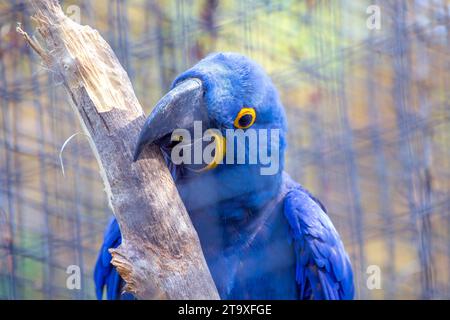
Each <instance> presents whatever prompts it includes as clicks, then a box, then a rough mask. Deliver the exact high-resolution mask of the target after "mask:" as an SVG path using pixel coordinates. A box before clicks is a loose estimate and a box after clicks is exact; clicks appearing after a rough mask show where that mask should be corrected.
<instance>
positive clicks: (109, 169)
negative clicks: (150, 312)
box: [18, 0, 219, 299]
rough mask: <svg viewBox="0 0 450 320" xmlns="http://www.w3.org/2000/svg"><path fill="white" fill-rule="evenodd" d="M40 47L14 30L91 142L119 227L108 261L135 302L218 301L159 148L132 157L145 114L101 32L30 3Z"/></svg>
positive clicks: (48, 4) (45, 0) (42, 0)
mask: <svg viewBox="0 0 450 320" xmlns="http://www.w3.org/2000/svg"><path fill="white" fill-rule="evenodd" d="M30 3H31V5H32V6H33V8H34V9H35V11H36V13H35V14H34V16H33V17H32V18H33V20H34V21H35V22H36V24H37V28H38V31H39V33H40V35H41V36H42V38H43V40H44V44H45V45H44V46H41V45H40V44H39V43H37V42H36V41H35V40H33V39H31V38H30V37H29V36H28V35H27V34H26V33H25V32H23V31H22V30H21V29H20V28H18V32H19V33H21V34H22V35H23V36H24V38H25V40H26V41H27V42H28V43H29V44H30V46H31V47H32V48H33V49H34V50H35V51H36V52H37V53H38V54H39V55H40V56H41V58H42V59H43V62H44V64H46V66H47V67H48V68H49V69H51V70H52V71H53V72H55V73H57V74H58V75H60V76H61V78H62V79H64V86H65V87H66V89H67V92H68V94H69V100H70V101H71V104H72V106H73V109H74V111H75V112H76V114H77V115H78V116H79V119H80V123H81V125H82V127H83V129H84V131H85V133H86V134H88V135H89V136H90V137H91V139H89V140H90V141H91V147H92V150H93V151H94V154H95V156H96V158H97V161H98V164H99V166H100V172H101V175H102V178H103V181H104V183H105V191H106V193H107V196H108V200H109V203H110V205H111V208H112V210H113V212H114V214H115V216H116V218H117V220H118V222H119V225H120V229H121V232H122V238H123V241H122V245H121V246H120V247H119V248H117V249H115V250H111V253H112V256H113V260H112V264H113V265H114V266H116V268H117V270H118V272H119V274H120V275H121V276H122V277H123V278H124V280H125V281H126V283H127V284H126V287H125V289H126V291H128V292H131V293H133V294H134V295H135V296H136V297H137V298H139V299H158V298H165V299H219V295H218V293H217V289H216V287H215V285H214V282H213V280H212V278H211V275H210V272H209V270H208V267H207V265H206V262H205V259H204V257H203V253H202V250H201V247H200V242H199V240H198V236H197V233H196V231H195V229H194V227H193V225H192V223H191V221H190V219H189V215H188V214H187V212H186V209H185V207H184V205H183V203H182V201H181V199H180V197H179V194H178V191H177V189H176V187H175V185H174V183H173V180H172V177H171V176H170V173H169V171H168V169H167V167H166V165H165V162H164V159H163V157H162V155H161V153H160V150H159V149H158V148H157V147H156V146H150V147H148V148H147V149H146V150H145V151H144V152H143V154H142V156H141V160H139V161H137V162H136V163H133V162H132V155H133V149H134V146H135V143H136V141H137V138H138V135H139V132H140V129H141V127H142V125H143V124H144V121H145V115H144V113H143V111H142V107H141V105H140V104H139V102H138V100H137V98H136V96H135V94H134V91H133V88H132V85H131V82H130V80H129V78H128V75H127V74H126V72H125V71H124V69H123V68H122V66H121V65H120V63H119V61H118V59H117V58H116V56H115V54H114V52H113V51H112V49H111V47H110V46H109V45H108V43H107V42H106V41H105V40H104V39H103V38H102V37H101V36H100V35H99V33H98V32H97V31H96V30H94V29H92V28H90V27H89V26H81V25H79V24H77V23H75V22H74V21H72V20H70V19H69V18H68V17H66V16H65V15H64V13H63V12H62V10H61V7H60V5H59V4H58V1H56V0H33V1H30Z"/></svg>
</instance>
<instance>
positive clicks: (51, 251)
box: [0, 0, 450, 299]
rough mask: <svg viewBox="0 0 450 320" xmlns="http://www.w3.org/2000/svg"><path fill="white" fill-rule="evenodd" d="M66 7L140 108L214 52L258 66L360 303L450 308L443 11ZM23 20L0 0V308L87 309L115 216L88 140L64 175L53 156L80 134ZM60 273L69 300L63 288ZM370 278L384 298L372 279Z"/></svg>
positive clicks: (429, 2)
mask: <svg viewBox="0 0 450 320" xmlns="http://www.w3.org/2000/svg"><path fill="white" fill-rule="evenodd" d="M62 5H63V8H64V10H65V12H66V13H67V15H68V16H70V17H71V18H72V19H74V20H78V21H81V23H82V24H89V25H91V26H92V27H94V28H96V29H98V30H99V31H100V33H101V35H102V36H103V37H104V38H105V39H106V40H107V41H108V42H109V43H110V45H111V46H112V48H113V49H114V51H115V52H116V54H117V56H118V58H119V59H120V61H121V63H122V65H123V66H124V68H125V69H126V70H127V72H128V74H129V76H130V78H131V80H132V82H133V85H134V88H135V91H136V94H137V97H138V98H139V100H140V102H141V104H142V105H143V106H144V108H145V112H146V113H148V112H150V110H151V108H152V106H154V105H155V103H156V102H157V101H158V100H159V98H160V97H161V96H162V95H163V94H164V93H165V92H166V91H167V90H168V88H169V86H170V84H171V80H172V79H173V78H174V77H175V76H176V75H177V74H178V73H180V72H182V71H184V70H185V69H187V68H188V67H190V66H192V65H193V64H195V63H196V62H197V61H198V60H199V59H201V58H202V57H204V56H205V55H207V54H208V53H210V52H215V51H236V52H240V53H243V54H246V55H248V56H250V57H252V58H253V59H255V60H256V61H258V62H259V63H260V64H262V65H263V67H264V68H265V69H266V70H267V72H268V73H269V74H270V75H271V77H272V79H273V81H274V82H275V84H276V86H277V88H278V89H279V91H280V95H281V98H282V101H283V103H284V105H285V107H286V109H287V114H288V118H289V130H290V131H289V140H288V142H289V145H288V154H287V171H288V172H289V173H290V174H291V175H292V176H293V177H294V178H295V179H296V180H297V181H299V182H301V183H302V184H303V185H304V186H305V187H306V188H308V189H309V190H311V191H312V192H313V193H314V194H315V195H316V196H317V197H319V198H320V199H321V200H322V202H324V203H325V205H326V206H327V207H328V211H329V214H330V216H331V218H332V220H333V222H334V224H335V226H336V228H337V229H338V231H339V232H340V234H341V235H342V238H343V241H344V244H345V246H346V248H347V250H348V251H349V254H350V256H351V260H352V263H353V266H354V269H355V273H356V279H355V281H356V286H357V290H356V291H357V297H358V298H360V299H445V298H447V299H449V298H450V217H449V214H450V119H449V117H450V106H449V104H450V99H449V98H450V91H449V88H450V74H449V70H450V1H448V0H408V1H406V0H390V1H381V0H370V1H365V0H359V1H343V0H342V1H341V0H333V1H328V0H327V1H325V0H322V1H320V0H316V1H315V0H297V1H290V0H286V1H280V0H258V1H256V0H253V1H237V0H233V1H217V0H200V1H194V0H167V1H163V0H161V1H157V0H99V1H89V0H79V1H75V0H74V1H72V0H70V1H69V0H66V1H62ZM371 5H374V6H375V7H373V6H372V7H369V6H371ZM368 8H369V9H368ZM378 10H379V13H380V19H381V20H379V21H378V20H377V16H376V15H377V12H378ZM31 14H32V12H31V8H30V7H29V5H28V4H27V3H26V2H25V1H22V0H15V1H14V0H12V1H4V0H2V1H1V2H0V121H1V122H0V145H1V147H0V298H1V299H71V298H77V299H93V298H95V294H94V288H93V281H92V270H93V265H94V262H95V259H96V256H97V251H98V249H99V247H100V244H101V241H102V237H103V231H104V228H105V225H106V223H107V221H108V219H109V217H110V216H111V214H112V213H111V211H110V209H109V208H108V206H107V202H106V197H105V194H104V192H103V184H102V181H101V178H100V175H99V173H98V166H97V164H96V161H95V159H94V156H93V154H92V152H91V150H90V148H89V144H88V141H87V140H86V138H85V137H84V136H83V135H78V136H76V137H75V138H73V139H72V140H71V141H70V142H69V143H68V144H67V146H66V148H65V150H64V152H63V154H62V158H63V160H64V168H65V175H63V174H62V170H61V166H60V161H59V152H60V149H61V147H62V145H63V144H64V142H65V141H66V140H67V139H68V138H69V137H70V136H72V135H73V134H75V133H77V132H80V131H81V129H80V127H79V125H78V121H77V119H76V118H75V116H74V114H73V112H72V110H71V108H70V106H69V102H68V99H67V96H66V93H65V91H64V88H63V86H62V82H61V79H58V78H57V77H56V76H55V75H54V74H53V73H52V71H51V70H47V69H46V68H45V67H44V66H43V65H42V64H41V62H40V59H39V58H38V57H37V56H36V55H35V54H34V53H33V52H31V50H30V48H29V47H28V46H27V45H26V44H25V42H24V41H23V39H22V38H21V36H20V35H19V34H18V33H17V32H16V25H17V22H20V23H21V26H22V28H23V29H24V30H26V31H27V32H29V33H30V34H33V35H35V34H36V32H35V30H34V28H33V25H32V24H31V20H30V19H29V16H30V15H31ZM70 265H77V266H79V267H80V269H81V273H82V280H81V289H80V290H77V289H75V290H70V289H68V288H67V286H66V280H67V277H68V274H67V273H66V271H67V268H68V266H70ZM378 268H379V269H378ZM374 270H375V271H377V270H379V271H380V272H381V273H380V274H381V288H373V287H371V286H370V285H369V286H368V285H367V281H368V279H369V277H370V275H371V274H372V272H373V271H374ZM369 280H370V279H369Z"/></svg>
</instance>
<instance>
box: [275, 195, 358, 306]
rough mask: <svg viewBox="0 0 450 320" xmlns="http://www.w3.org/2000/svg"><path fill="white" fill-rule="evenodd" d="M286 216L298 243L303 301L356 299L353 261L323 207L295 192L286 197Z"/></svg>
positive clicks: (301, 296)
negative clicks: (351, 261)
mask: <svg viewBox="0 0 450 320" xmlns="http://www.w3.org/2000/svg"><path fill="white" fill-rule="evenodd" d="M284 214H285V216H286V218H287V220H288V222H289V225H290V229H291V235H292V237H293V240H294V241H293V245H294V248H295V254H296V258H297V269H296V280H297V283H298V285H299V295H300V299H309V298H313V299H327V300H343V299H345V300H347V299H353V294H354V287H353V272H352V268H351V264H350V259H349V258H348V255H347V253H346V252H345V249H344V245H343V244H342V241H341V239H340V237H339V235H338V233H337V231H336V229H335V228H334V226H333V224H332V223H331V220H330V218H329V217H328V216H327V215H326V213H325V212H324V211H323V210H322V206H321V205H320V204H318V203H317V202H316V201H314V200H313V199H312V198H311V197H310V196H309V195H308V193H307V192H306V191H304V190H302V189H301V188H295V189H293V190H291V191H289V193H288V194H287V195H286V198H285V202H284Z"/></svg>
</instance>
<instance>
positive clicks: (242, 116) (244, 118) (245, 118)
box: [234, 108, 256, 129]
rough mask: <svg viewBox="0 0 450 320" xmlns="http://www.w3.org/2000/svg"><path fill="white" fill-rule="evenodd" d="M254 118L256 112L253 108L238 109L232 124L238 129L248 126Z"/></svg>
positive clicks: (253, 121)
mask: <svg viewBox="0 0 450 320" xmlns="http://www.w3.org/2000/svg"><path fill="white" fill-rule="evenodd" d="M255 120H256V112H255V109H253V108H242V109H241V111H239V113H238V115H237V116H236V119H234V126H235V127H236V128H238V129H247V128H250V127H251V126H252V125H253V124H254V123H255Z"/></svg>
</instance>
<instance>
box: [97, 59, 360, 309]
mask: <svg viewBox="0 0 450 320" xmlns="http://www.w3.org/2000/svg"><path fill="white" fill-rule="evenodd" d="M195 121H201V123H202V124H204V125H206V128H203V130H205V129H208V128H214V129H216V130H218V131H219V132H220V133H222V134H223V136H224V137H227V135H226V133H227V130H229V129H240V130H242V132H244V133H246V132H249V130H250V129H252V130H254V131H255V132H263V130H266V131H267V130H274V129H276V130H277V132H278V133H279V135H278V139H277V140H275V139H272V136H271V137H270V138H269V139H268V140H267V141H268V146H269V147H268V148H269V150H268V152H269V154H270V156H271V157H273V156H277V157H278V159H279V162H278V163H277V166H275V171H274V172H272V173H270V174H262V169H263V168H267V166H268V164H267V163H264V164H263V163H262V162H258V163H248V161H247V160H248V159H249V154H250V151H251V148H252V147H251V146H249V143H245V144H244V145H243V148H244V153H245V161H244V163H228V162H227V161H223V159H224V154H226V155H229V154H230V153H231V155H232V156H236V153H237V152H238V148H239V147H240V146H242V144H238V143H236V144H235V145H234V148H232V149H230V148H228V144H227V145H226V148H225V147H224V148H223V149H222V152H219V151H218V150H219V149H216V151H215V154H214V155H213V161H212V162H210V163H203V162H202V163H201V164H198V163H197V164H189V163H186V164H185V163H182V164H175V163H174V161H172V158H171V157H172V151H173V150H174V148H176V147H177V146H179V144H180V143H181V142H180V140H181V139H179V140H176V141H173V137H172V134H173V132H174V131H175V129H177V128H184V129H186V130H190V131H189V132H192V127H193V123H194V122H195ZM286 131H287V124H286V115H285V111H284V107H283V105H282V103H281V101H280V99H279V96H278V93H277V90H276V89H275V87H274V85H273V84H272V82H271V80H270V78H269V77H268V76H267V75H266V74H265V72H264V71H263V69H262V68H261V67H260V66H259V65H258V64H256V63H255V62H254V61H252V60H250V59H249V58H247V57H245V56H243V55H240V54H237V53H216V54H211V55H209V56H207V57H206V58H204V59H203V60H201V61H200V62H198V63H197V64H196V65H195V66H194V67H192V68H191V69H189V70H187V71H185V72H184V73H182V74H181V75H179V76H178V77H177V78H176V79H175V81H174V82H173V85H172V87H171V90H170V91H169V92H168V93H167V94H166V95H165V96H164V97H163V98H162V99H161V100H160V101H159V103H158V104H157V105H156V107H155V108H154V110H153V111H152V113H151V114H150V116H149V117H148V119H147V121H146V123H145V125H144V127H143V128H142V131H141V135H140V137H139V140H138V142H137V146H136V151H135V161H136V160H138V158H139V155H140V153H141V152H142V150H143V149H144V148H145V146H146V145H147V144H149V143H156V144H157V145H159V146H160V148H161V150H162V152H163V154H164V156H165V159H166V161H167V165H168V167H169V170H170V171H171V173H172V176H173V178H174V181H175V184H176V186H177V189H178V191H179V193H180V196H181V199H182V200H183V202H184V204H185V206H186V209H187V210H188V213H189V215H190V218H191V220H192V222H193V225H194V227H195V229H196V231H197V233H198V236H199V239H200V243H201V246H202V249H203V253H204V256H205V259H206V261H207V264H208V267H209V269H210V271H211V275H212V277H213V279H214V282H215V284H216V287H217V289H218V292H219V295H220V297H221V298H222V299H332V300H339V299H352V298H353V295H354V286H353V272H352V267H351V263H350V260H349V257H348V255H347V253H346V251H345V249H344V246H343V244H342V241H341V239H340V237H339V234H338V233H337V231H336V229H335V228H334V226H333V224H332V222H331V220H330V218H329V217H328V215H327V212H326V209H325V207H324V206H323V205H322V203H321V202H320V201H319V200H318V199H316V198H315V197H314V196H312V195H311V194H310V193H309V192H308V191H307V190H305V189H304V188H303V187H302V186H301V185H300V184H298V183H296V182H294V181H293V180H292V179H291V178H290V177H289V175H288V174H287V173H285V172H284V171H283V167H284V151H285V149H286ZM241 142H242V141H241ZM244 142H245V141H244ZM272 142H277V144H274V143H272ZM216 143H219V139H217V141H216ZM274 146H275V147H274ZM227 159H228V158H227ZM271 159H272V158H271ZM274 159H275V158H274ZM221 160H222V161H221ZM120 242H121V235H120V230H119V226H118V224H117V221H116V220H115V219H114V218H113V219H112V220H111V222H110V224H109V226H108V228H107V230H106V233H105V237H104V243H103V246H102V248H101V250H100V253H99V256H98V260H97V263H96V266H95V272H94V278H95V285H96V293H97V297H98V298H99V299H101V298H102V296H103V290H104V287H105V286H106V292H107V298H108V299H120V298H122V299H123V298H130V295H129V294H128V295H127V294H125V295H124V294H122V292H121V290H122V287H123V280H122V279H121V278H120V276H119V275H118V273H117V272H116V270H115V269H114V267H113V266H112V265H111V264H110V261H111V255H110V254H109V252H108V249H109V248H115V247H117V246H118V245H119V244H120Z"/></svg>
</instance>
